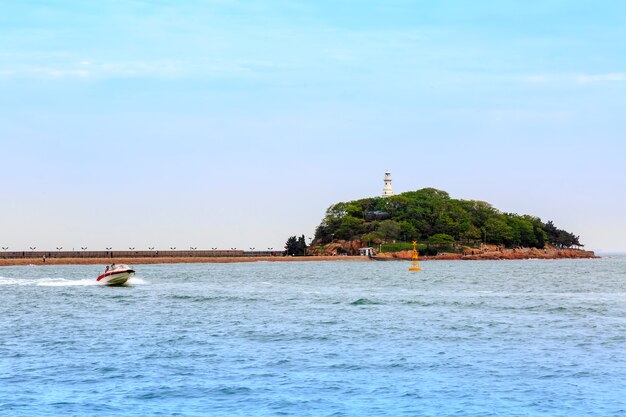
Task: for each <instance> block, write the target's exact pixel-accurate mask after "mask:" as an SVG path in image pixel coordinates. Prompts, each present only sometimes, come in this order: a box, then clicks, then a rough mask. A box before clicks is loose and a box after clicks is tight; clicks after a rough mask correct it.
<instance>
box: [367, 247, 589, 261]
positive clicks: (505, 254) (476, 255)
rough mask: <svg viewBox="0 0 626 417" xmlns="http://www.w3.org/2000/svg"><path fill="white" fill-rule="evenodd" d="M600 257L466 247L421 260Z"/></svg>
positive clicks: (400, 255)
mask: <svg viewBox="0 0 626 417" xmlns="http://www.w3.org/2000/svg"><path fill="white" fill-rule="evenodd" d="M412 255H413V253H412V251H401V252H395V253H380V254H378V255H377V256H376V258H377V259H380V260H394V259H397V260H410V259H411V256H412ZM590 258H598V256H596V255H595V253H594V252H592V251H585V250H580V249H558V248H545V249H537V248H515V249H504V248H498V247H494V248H486V249H482V250H481V249H466V250H464V251H463V253H443V252H442V253H439V254H438V255H437V256H420V260H469V261H474V260H499V259H509V260H512V259H590Z"/></svg>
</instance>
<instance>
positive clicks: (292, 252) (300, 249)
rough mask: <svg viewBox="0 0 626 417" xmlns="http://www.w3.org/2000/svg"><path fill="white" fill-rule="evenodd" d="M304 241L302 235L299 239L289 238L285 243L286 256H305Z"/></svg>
mask: <svg viewBox="0 0 626 417" xmlns="http://www.w3.org/2000/svg"><path fill="white" fill-rule="evenodd" d="M306 248H307V246H306V240H305V238H304V235H302V236H300V237H298V238H297V237H295V236H290V237H289V239H287V242H286V243H285V252H286V253H287V255H288V256H303V255H306Z"/></svg>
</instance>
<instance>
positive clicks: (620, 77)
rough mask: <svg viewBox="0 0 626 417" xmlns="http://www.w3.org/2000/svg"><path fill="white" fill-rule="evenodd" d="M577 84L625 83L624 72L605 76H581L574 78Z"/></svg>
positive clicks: (625, 76) (625, 75) (625, 74)
mask: <svg viewBox="0 0 626 417" xmlns="http://www.w3.org/2000/svg"><path fill="white" fill-rule="evenodd" d="M576 81H578V82H579V83H595V82H614V81H618V82H619V81H626V72H610V73H607V74H583V75H579V76H578V77H576Z"/></svg>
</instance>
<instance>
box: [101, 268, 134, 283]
mask: <svg viewBox="0 0 626 417" xmlns="http://www.w3.org/2000/svg"><path fill="white" fill-rule="evenodd" d="M133 275H135V270H134V269H131V268H130V267H129V266H128V265H124V264H119V265H116V264H112V265H110V266H109V265H107V267H106V269H105V270H104V274H102V275H100V276H99V277H98V279H97V280H96V281H98V282H100V283H101V284H104V285H124V284H126V281H128V280H129V279H130V277H132V276H133Z"/></svg>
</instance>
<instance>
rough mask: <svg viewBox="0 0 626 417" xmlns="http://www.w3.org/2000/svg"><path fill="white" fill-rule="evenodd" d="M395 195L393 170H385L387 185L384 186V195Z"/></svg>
mask: <svg viewBox="0 0 626 417" xmlns="http://www.w3.org/2000/svg"><path fill="white" fill-rule="evenodd" d="M390 195H393V189H392V188H391V172H389V171H387V172H385V187H384V188H383V197H389V196H390Z"/></svg>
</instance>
